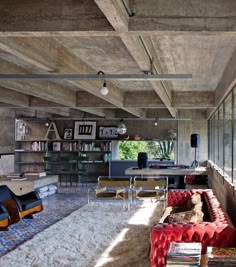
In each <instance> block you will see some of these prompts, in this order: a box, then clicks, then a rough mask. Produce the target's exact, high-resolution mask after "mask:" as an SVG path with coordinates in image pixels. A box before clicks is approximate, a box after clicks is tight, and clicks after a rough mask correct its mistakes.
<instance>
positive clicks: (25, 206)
mask: <svg viewBox="0 0 236 267" xmlns="http://www.w3.org/2000/svg"><path fill="white" fill-rule="evenodd" d="M1 209H2V212H1ZM42 210H43V205H42V200H41V199H40V197H39V195H38V193H37V192H34V191H33V192H30V193H28V194H25V195H22V196H17V195H15V194H14V193H13V192H12V191H11V190H10V189H9V188H8V187H7V186H6V185H2V186H0V227H1V226H2V227H3V228H4V227H5V228H7V226H9V225H10V224H14V223H17V222H18V221H19V220H20V219H22V218H32V214H34V213H37V212H40V211H42ZM1 218H2V220H1ZM7 220H8V221H7ZM1 222H2V225H1Z"/></svg>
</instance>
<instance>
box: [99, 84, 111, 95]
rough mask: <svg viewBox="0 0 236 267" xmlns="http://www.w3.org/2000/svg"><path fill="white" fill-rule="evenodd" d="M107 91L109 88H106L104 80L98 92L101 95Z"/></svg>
mask: <svg viewBox="0 0 236 267" xmlns="http://www.w3.org/2000/svg"><path fill="white" fill-rule="evenodd" d="M108 92H109V90H108V88H107V84H106V82H104V83H103V86H102V88H101V89H100V93H101V94H102V95H107V94H108Z"/></svg>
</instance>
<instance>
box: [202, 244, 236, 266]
mask: <svg viewBox="0 0 236 267" xmlns="http://www.w3.org/2000/svg"><path fill="white" fill-rule="evenodd" d="M207 259H208V263H207V264H208V266H209V267H218V266H219V267H220V266H224V267H231V266H236V248H235V247H231V248H230V247H228V248H221V247H207Z"/></svg>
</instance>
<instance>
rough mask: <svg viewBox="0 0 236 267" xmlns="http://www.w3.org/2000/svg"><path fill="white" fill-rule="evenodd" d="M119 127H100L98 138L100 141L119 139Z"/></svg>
mask: <svg viewBox="0 0 236 267" xmlns="http://www.w3.org/2000/svg"><path fill="white" fill-rule="evenodd" d="M118 137H119V134H118V132H117V126H99V127H98V138H99V139H118Z"/></svg>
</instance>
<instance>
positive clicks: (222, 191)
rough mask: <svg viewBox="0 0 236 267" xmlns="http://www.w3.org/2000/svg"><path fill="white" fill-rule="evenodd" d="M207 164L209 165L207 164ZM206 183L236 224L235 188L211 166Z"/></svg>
mask: <svg viewBox="0 0 236 267" xmlns="http://www.w3.org/2000/svg"><path fill="white" fill-rule="evenodd" d="M208 166H211V165H210V164H208ZM208 185H209V187H210V188H212V189H213V190H214V191H215V193H216V195H217V197H218V198H219V200H220V203H221V204H222V206H223V207H224V208H225V210H226V212H227V213H228V215H229V216H230V218H231V220H232V221H233V223H234V225H235V226H236V216H235V206H236V189H235V187H233V186H232V185H231V184H230V183H229V182H228V181H226V180H225V179H224V177H223V176H222V175H221V174H220V173H219V171H218V170H216V169H215V168H214V167H213V166H212V174H211V175H208Z"/></svg>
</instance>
